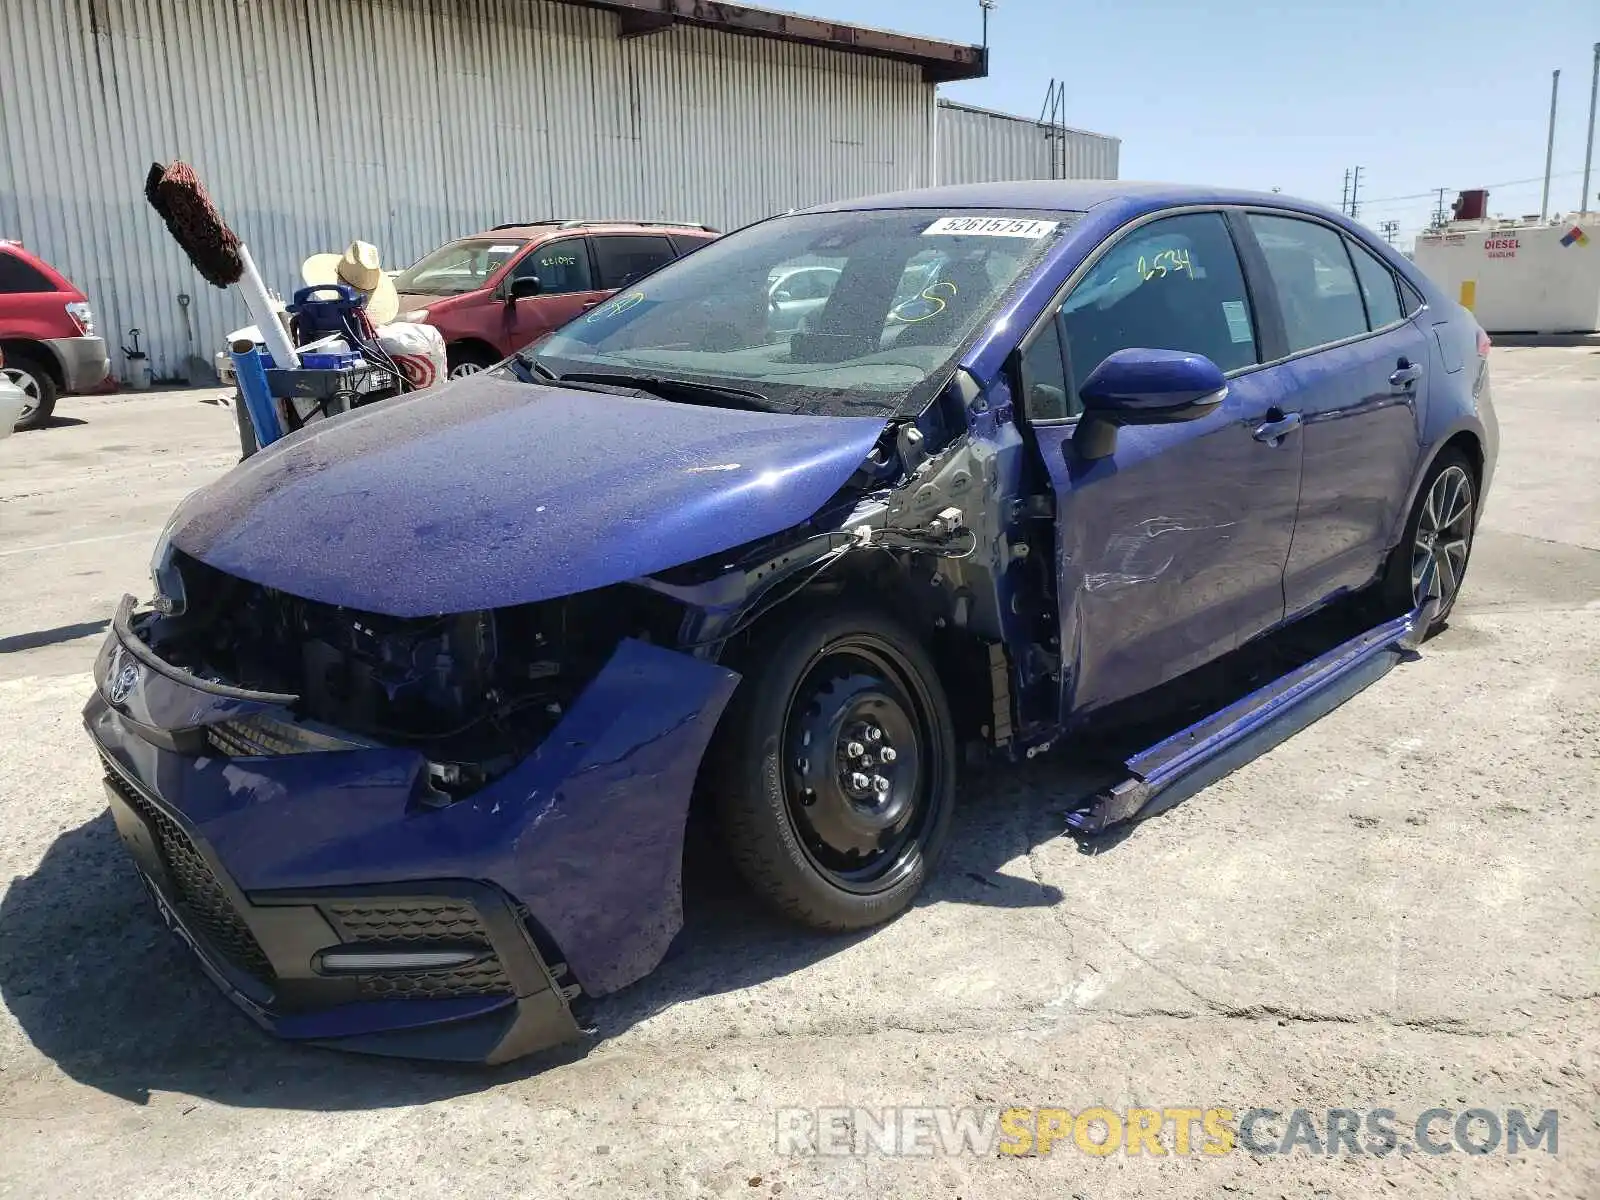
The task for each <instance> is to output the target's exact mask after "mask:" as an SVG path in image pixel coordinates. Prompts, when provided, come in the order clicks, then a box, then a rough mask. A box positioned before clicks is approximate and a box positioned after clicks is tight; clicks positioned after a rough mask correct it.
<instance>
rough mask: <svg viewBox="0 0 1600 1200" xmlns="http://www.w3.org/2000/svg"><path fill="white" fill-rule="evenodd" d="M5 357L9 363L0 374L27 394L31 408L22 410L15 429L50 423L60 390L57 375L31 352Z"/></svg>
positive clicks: (31, 427)
mask: <svg viewBox="0 0 1600 1200" xmlns="http://www.w3.org/2000/svg"><path fill="white" fill-rule="evenodd" d="M5 359H6V364H5V366H3V367H0V375H4V376H5V377H6V378H7V379H9V380H11V382H12V383H14V384H16V385H17V386H18V387H19V388H21V389H22V392H23V395H25V396H27V397H28V404H29V407H28V408H25V409H24V410H23V413H22V417H21V419H20V420H18V421H17V424H16V426H15V428H16V429H18V430H19V431H20V430H24V429H42V428H44V426H46V425H48V424H49V423H50V414H51V413H53V412H55V410H56V396H57V394H58V391H57V388H56V381H55V376H53V375H51V374H50V371H49V368H47V367H46V366H45V365H44V364H43V363H42V362H40V361H39V360H38V359H36V358H33V357H32V356H30V355H27V354H7V355H6V356H5Z"/></svg>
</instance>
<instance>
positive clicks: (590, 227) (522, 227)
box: [456, 220, 717, 241]
mask: <svg viewBox="0 0 1600 1200" xmlns="http://www.w3.org/2000/svg"><path fill="white" fill-rule="evenodd" d="M599 232H604V233H655V234H661V233H687V234H692V235H699V236H704V235H706V234H715V233H716V232H717V231H716V230H715V229H713V228H711V226H709V225H701V224H698V223H696V222H693V221H578V220H561V221H557V220H549V221H523V222H511V223H510V224H506V225H496V226H494V227H493V228H492V229H485V230H484V231H483V232H482V233H473V234H469V235H468V236H467V237H465V238H458V239H456V240H457V241H467V240H469V239H471V238H494V237H505V238H526V239H529V240H530V241H531V240H532V239H534V238H547V237H550V236H552V235H554V234H557V233H599Z"/></svg>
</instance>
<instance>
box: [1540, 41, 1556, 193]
mask: <svg viewBox="0 0 1600 1200" xmlns="http://www.w3.org/2000/svg"><path fill="white" fill-rule="evenodd" d="M1560 89H1561V72H1560V71H1559V70H1555V71H1551V72H1550V136H1549V137H1548V138H1546V139H1545V143H1544V195H1543V196H1542V197H1541V198H1540V200H1539V220H1540V221H1543V220H1544V219H1545V217H1546V216H1548V215H1549V213H1550V162H1551V160H1552V159H1553V158H1554V157H1555V153H1556V93H1557V92H1558V91H1560Z"/></svg>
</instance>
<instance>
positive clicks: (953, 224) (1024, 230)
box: [922, 217, 1061, 240]
mask: <svg viewBox="0 0 1600 1200" xmlns="http://www.w3.org/2000/svg"><path fill="white" fill-rule="evenodd" d="M1060 225H1061V222H1060V221H1033V220H1029V219H1028V218H1025V217H940V218H939V219H938V220H937V221H935V222H934V223H933V224H932V225H929V226H928V227H927V228H926V229H924V230H923V231H922V236H923V237H929V236H931V235H933V234H951V235H953V234H966V235H968V236H969V237H970V236H977V237H1014V238H1031V239H1033V240H1038V239H1039V238H1042V237H1048V236H1049V235H1050V234H1052V233H1054V232H1055V231H1056V230H1057V229H1058V228H1060Z"/></svg>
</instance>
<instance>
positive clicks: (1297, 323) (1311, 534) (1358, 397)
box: [1246, 212, 1430, 617]
mask: <svg viewBox="0 0 1600 1200" xmlns="http://www.w3.org/2000/svg"><path fill="white" fill-rule="evenodd" d="M1246 223H1247V225H1248V227H1249V229H1250V231H1251V232H1252V234H1253V235H1254V237H1255V240H1256V242H1257V243H1258V244H1259V246H1260V249H1261V254H1262V257H1263V258H1264V260H1265V266H1266V272H1267V275H1268V277H1269V279H1270V286H1271V288H1272V290H1273V292H1274V294H1275V296H1276V300H1277V304H1278V308H1279V311H1280V312H1281V314H1282V318H1283V328H1284V334H1285V337H1286V343H1287V344H1286V349H1287V352H1288V356H1289V357H1288V359H1287V361H1286V362H1285V363H1284V367H1285V368H1286V369H1287V370H1289V371H1291V372H1292V374H1293V379H1294V387H1295V392H1296V395H1295V399H1294V401H1293V407H1294V409H1295V411H1297V412H1298V413H1299V414H1300V418H1301V429H1302V436H1303V437H1304V439H1305V465H1304V470H1303V481H1302V484H1301V489H1300V512H1299V518H1298V520H1297V523H1296V526H1295V534H1294V545H1293V547H1292V548H1291V549H1290V552H1289V563H1288V568H1287V570H1286V571H1285V574H1284V594H1285V603H1286V605H1287V612H1288V615H1289V616H1290V617H1293V616H1296V615H1298V614H1300V613H1302V612H1305V611H1306V610H1308V609H1310V608H1312V607H1315V606H1316V605H1318V604H1320V603H1322V602H1323V601H1324V600H1327V599H1329V598H1331V597H1333V596H1336V595H1338V594H1339V593H1341V592H1347V591H1353V590H1356V589H1359V588H1361V587H1364V586H1365V585H1366V584H1368V583H1370V582H1371V581H1372V580H1373V578H1374V577H1375V576H1376V574H1377V572H1378V570H1379V569H1380V567H1381V566H1382V565H1383V560H1384V556H1385V554H1386V552H1387V548H1388V546H1387V543H1388V540H1389V538H1390V536H1391V535H1392V533H1393V530H1394V529H1395V528H1396V526H1397V523H1398V520H1399V515H1400V508H1401V506H1402V505H1403V504H1404V503H1405V498H1406V493H1407V490H1408V489H1409V487H1410V485H1411V480H1412V477H1413V474H1414V472H1415V469H1416V464H1417V457H1418V455H1419V454H1420V453H1421V441H1420V433H1419V430H1420V424H1419V419H1418V418H1419V413H1418V401H1419V397H1421V396H1423V395H1425V388H1426V376H1427V372H1428V369H1429V363H1430V359H1429V353H1428V340H1427V337H1426V335H1425V334H1424V332H1423V331H1422V330H1421V329H1420V328H1418V327H1417V325H1416V324H1415V323H1413V322H1411V321H1408V320H1406V319H1405V316H1404V309H1403V308H1402V305H1401V300H1400V292H1399V284H1398V281H1397V280H1396V278H1395V276H1394V273H1393V272H1392V271H1391V270H1390V269H1389V268H1388V267H1387V266H1386V265H1385V264H1384V263H1383V261H1382V260H1381V259H1380V258H1379V257H1378V256H1377V255H1376V254H1374V253H1373V252H1372V251H1371V250H1369V249H1368V248H1366V247H1365V246H1363V245H1362V244H1361V243H1360V242H1359V240H1357V239H1353V238H1351V237H1350V236H1349V235H1347V234H1346V233H1345V232H1343V231H1342V230H1340V229H1337V228H1336V227H1334V226H1333V225H1332V224H1330V223H1326V222H1322V221H1318V220H1316V219H1314V218H1310V217H1301V216H1298V215H1295V216H1291V215H1288V214H1283V213H1267V212H1252V213H1250V214H1249V215H1248V217H1247V222H1246Z"/></svg>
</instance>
